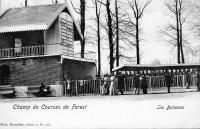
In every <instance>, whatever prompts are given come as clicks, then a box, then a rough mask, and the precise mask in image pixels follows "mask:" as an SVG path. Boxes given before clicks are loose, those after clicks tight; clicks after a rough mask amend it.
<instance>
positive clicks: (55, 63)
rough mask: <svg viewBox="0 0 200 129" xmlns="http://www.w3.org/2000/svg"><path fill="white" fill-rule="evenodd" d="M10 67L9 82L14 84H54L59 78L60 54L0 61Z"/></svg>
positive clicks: (0, 63) (0, 64)
mask: <svg viewBox="0 0 200 129" xmlns="http://www.w3.org/2000/svg"><path fill="white" fill-rule="evenodd" d="M2 65H8V66H9V67H10V83H11V85H14V86H26V85H40V83H41V82H43V83H45V84H55V81H60V79H61V67H60V66H61V65H60V56H54V57H36V58H27V59H13V60H4V61H0V66H2Z"/></svg>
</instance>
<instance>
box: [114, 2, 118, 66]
mask: <svg viewBox="0 0 200 129" xmlns="http://www.w3.org/2000/svg"><path fill="white" fill-rule="evenodd" d="M117 2H118V1H117V0H115V15H116V66H119V17H118V5H117Z"/></svg>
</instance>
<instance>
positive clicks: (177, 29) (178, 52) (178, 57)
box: [175, 0, 181, 64]
mask: <svg viewBox="0 0 200 129" xmlns="http://www.w3.org/2000/svg"><path fill="white" fill-rule="evenodd" d="M175 2H176V32H177V63H178V64H180V63H181V61H180V41H179V39H180V37H179V36H180V35H179V31H180V30H179V16H178V15H179V14H178V0H175Z"/></svg>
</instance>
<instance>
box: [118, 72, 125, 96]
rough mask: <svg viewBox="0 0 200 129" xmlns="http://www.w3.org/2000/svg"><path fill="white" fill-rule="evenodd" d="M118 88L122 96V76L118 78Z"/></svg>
mask: <svg viewBox="0 0 200 129" xmlns="http://www.w3.org/2000/svg"><path fill="white" fill-rule="evenodd" d="M118 88H119V92H120V93H121V95H123V94H124V76H123V75H119V76H118Z"/></svg>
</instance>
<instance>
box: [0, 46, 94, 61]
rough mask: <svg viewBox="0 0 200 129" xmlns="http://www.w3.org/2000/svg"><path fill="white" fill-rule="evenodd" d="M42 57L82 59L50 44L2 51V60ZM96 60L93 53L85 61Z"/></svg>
mask: <svg viewBox="0 0 200 129" xmlns="http://www.w3.org/2000/svg"><path fill="white" fill-rule="evenodd" d="M40 55H49V56H50V55H65V56H70V57H78V58H79V57H80V54H74V52H73V51H72V50H70V49H69V48H68V47H66V46H64V45H62V44H48V45H37V46H25V47H18V48H6V49H0V58H1V59H6V58H15V57H30V56H40ZM95 58H96V57H95V53H93V52H89V53H86V54H85V59H91V60H95Z"/></svg>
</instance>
